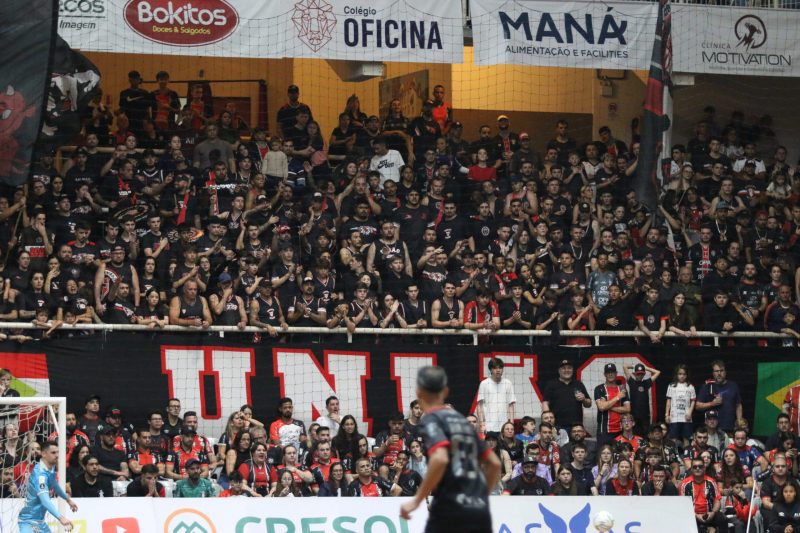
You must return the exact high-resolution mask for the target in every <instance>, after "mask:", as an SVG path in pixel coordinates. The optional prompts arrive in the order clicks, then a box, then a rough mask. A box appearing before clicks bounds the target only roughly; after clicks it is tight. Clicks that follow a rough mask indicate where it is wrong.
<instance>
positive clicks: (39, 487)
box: [19, 441, 78, 533]
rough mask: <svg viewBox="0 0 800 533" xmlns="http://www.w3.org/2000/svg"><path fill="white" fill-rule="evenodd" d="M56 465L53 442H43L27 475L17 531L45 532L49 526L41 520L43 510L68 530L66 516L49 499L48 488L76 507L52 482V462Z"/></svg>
mask: <svg viewBox="0 0 800 533" xmlns="http://www.w3.org/2000/svg"><path fill="white" fill-rule="evenodd" d="M57 464H58V444H56V443H55V442H52V441H50V442H45V443H44V444H43V445H42V459H41V461H39V463H38V464H37V465H36V466H34V467H33V470H32V471H31V474H30V477H29V478H28V491H27V496H26V500H25V507H23V508H22V510H21V511H20V512H19V532H20V533H49V532H50V528H49V527H47V524H46V523H45V521H44V516H45V514H47V513H50V514H51V515H53V516H54V517H55V518H56V520H58V521H59V522H61V525H63V526H64V528H65V529H66V530H67V531H71V530H72V522H71V521H70V519H69V518H67V517H66V516H64V515H62V514H61V513H59V512H58V509H56V505H55V502H54V501H53V500H51V499H50V489H53V490H54V491H55V493H56V496H60V497H61V498H64V499H65V500H67V504H68V505H69V508H70V509H72V512H73V513H74V512H75V511H77V510H78V506H77V505H76V504H75V502H74V501H72V498H70V497H69V496H67V493H66V492H64V489H62V488H61V487H60V486H59V484H58V482H57V481H56V465H57Z"/></svg>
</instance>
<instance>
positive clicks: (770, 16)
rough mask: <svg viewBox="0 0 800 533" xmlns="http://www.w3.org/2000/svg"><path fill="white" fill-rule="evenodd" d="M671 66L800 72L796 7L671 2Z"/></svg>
mask: <svg viewBox="0 0 800 533" xmlns="http://www.w3.org/2000/svg"><path fill="white" fill-rule="evenodd" d="M672 21H673V23H672V44H673V49H674V52H675V55H674V58H673V67H672V68H673V70H674V71H675V72H696V73H708V74H712V73H713V74H739V75H747V76H800V65H799V64H798V62H800V32H798V31H797V28H798V26H800V13H797V12H794V11H792V10H785V9H754V8H734V7H727V6H725V7H716V6H703V8H702V9H699V8H698V7H697V6H691V5H688V4H673V5H672Z"/></svg>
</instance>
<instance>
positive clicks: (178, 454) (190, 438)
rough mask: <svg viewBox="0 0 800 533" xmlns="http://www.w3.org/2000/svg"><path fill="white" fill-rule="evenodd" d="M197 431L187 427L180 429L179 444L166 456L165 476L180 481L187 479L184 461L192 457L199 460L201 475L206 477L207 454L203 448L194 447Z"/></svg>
mask: <svg viewBox="0 0 800 533" xmlns="http://www.w3.org/2000/svg"><path fill="white" fill-rule="evenodd" d="M196 435H197V433H196V432H195V431H194V430H193V429H191V428H188V427H183V428H182V429H181V435H180V437H181V445H180V446H178V447H177V448H176V449H175V450H172V451H171V452H170V453H169V455H168V456H167V467H166V472H165V477H167V478H168V479H174V480H175V481H180V480H181V479H188V478H189V474H188V473H187V472H186V462H187V461H189V460H190V459H194V460H196V461H199V462H200V465H201V468H202V471H201V473H200V476H201V477H206V478H207V477H208V456H207V455H206V452H204V451H203V450H195V449H194V438H195V436H196Z"/></svg>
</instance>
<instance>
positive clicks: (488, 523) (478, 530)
mask: <svg viewBox="0 0 800 533" xmlns="http://www.w3.org/2000/svg"><path fill="white" fill-rule="evenodd" d="M464 518H465V517H464V516H442V517H437V516H428V523H427V524H425V533H456V532H458V533H492V517H491V515H490V514H489V513H488V512H487V513H486V514H485V515H483V514H481V515H480V516H474V515H473V516H472V517H471V518H472V520H469V521H467V520H465V519H464Z"/></svg>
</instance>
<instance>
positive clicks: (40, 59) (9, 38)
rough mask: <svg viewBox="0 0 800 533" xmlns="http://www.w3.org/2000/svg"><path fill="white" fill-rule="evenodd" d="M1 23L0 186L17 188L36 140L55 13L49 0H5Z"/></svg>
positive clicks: (0, 12)
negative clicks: (14, 186) (1, 184)
mask: <svg viewBox="0 0 800 533" xmlns="http://www.w3.org/2000/svg"><path fill="white" fill-rule="evenodd" d="M0 20H2V21H3V22H2V24H3V26H2V29H0V50H2V51H3V52H2V53H3V67H2V68H1V69H0V182H3V183H6V184H9V185H21V184H23V183H24V182H25V180H26V179H27V178H28V173H29V170H30V164H31V158H32V154H33V146H34V143H35V142H36V138H37V136H38V134H39V127H40V124H41V117H42V109H43V107H44V106H43V104H44V101H45V90H46V88H47V81H48V68H49V67H50V57H51V54H52V42H53V38H54V37H55V34H54V25H55V21H56V10H55V8H54V3H53V2H52V1H50V0H3V2H0Z"/></svg>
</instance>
